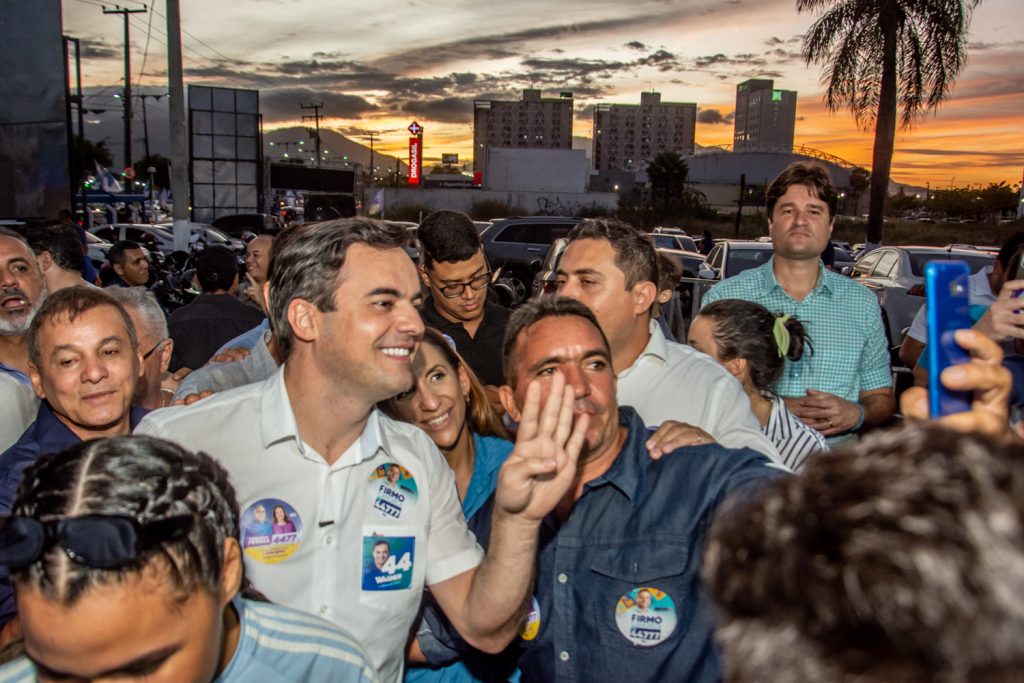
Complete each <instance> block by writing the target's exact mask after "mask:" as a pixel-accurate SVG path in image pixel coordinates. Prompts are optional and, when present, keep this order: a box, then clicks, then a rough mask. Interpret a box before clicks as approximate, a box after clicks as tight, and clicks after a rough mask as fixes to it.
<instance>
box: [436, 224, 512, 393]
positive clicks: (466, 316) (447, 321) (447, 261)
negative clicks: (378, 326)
mask: <svg viewBox="0 0 1024 683" xmlns="http://www.w3.org/2000/svg"><path fill="white" fill-rule="evenodd" d="M417 236H418V237H419V240H420V243H421V244H422V247H423V248H422V253H423V264H422V265H421V266H420V278H421V279H422V280H423V284H424V285H425V286H426V287H427V288H429V289H430V294H429V295H428V296H427V297H425V299H424V301H423V305H422V306H421V307H420V314H421V315H422V316H423V322H425V323H426V324H427V325H430V326H431V327H434V328H436V329H438V330H440V331H441V332H443V333H444V334H447V335H448V336H449V337H451V338H452V339H453V340H455V348H456V349H458V351H459V354H461V355H462V357H463V358H464V359H465V361H466V362H467V363H468V364H469V367H471V368H473V372H475V373H476V375H477V377H479V378H480V380H481V381H482V382H483V383H484V385H485V386H486V388H487V394H488V398H490V399H491V402H492V403H495V404H496V405H500V402H499V399H498V387H500V386H501V385H502V384H504V383H505V375H504V372H503V371H502V367H501V344H502V341H503V340H504V338H505V327H506V326H507V325H508V317H509V311H508V309H505V308H503V307H501V306H498V305H497V304H494V303H491V302H490V301H488V300H487V293H488V291H489V288H490V284H491V277H492V275H493V273H492V272H491V269H490V266H489V265H488V264H487V259H486V258H484V249H483V243H482V242H481V241H480V235H479V234H478V233H477V231H476V226H475V225H473V221H472V220H470V218H469V216H467V215H466V214H464V213H459V212H457V211H435V212H434V213H432V214H430V215H429V216H427V217H426V218H424V219H423V222H422V223H421V224H420V227H419V230H418V231H417Z"/></svg>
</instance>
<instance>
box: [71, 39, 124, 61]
mask: <svg viewBox="0 0 1024 683" xmlns="http://www.w3.org/2000/svg"><path fill="white" fill-rule="evenodd" d="M79 45H81V56H82V59H122V58H123V57H124V50H123V49H120V48H117V47H112V46H110V45H107V43H106V41H104V40H103V39H102V38H100V39H99V40H94V39H92V38H81V39H80V41H79Z"/></svg>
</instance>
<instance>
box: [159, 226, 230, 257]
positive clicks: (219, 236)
mask: <svg viewBox="0 0 1024 683" xmlns="http://www.w3.org/2000/svg"><path fill="white" fill-rule="evenodd" d="M157 225H159V226H160V227H162V228H166V230H167V231H168V232H169V233H171V234H172V235H173V234H174V224H173V223H157ZM188 225H189V229H190V230H191V231H192V239H190V241H192V240H195V239H198V240H201V241H202V242H204V243H205V244H206V245H208V246H212V245H214V244H219V245H221V246H224V247H227V248H229V249H231V250H232V251H236V252H243V253H244V252H245V242H243V241H242V240H240V239H239V238H237V237H230V236H228V235H227V234H225V233H224V232H223V231H222V230H218V229H217V228H215V227H213V226H212V225H207V224H206V223H189V224H188Z"/></svg>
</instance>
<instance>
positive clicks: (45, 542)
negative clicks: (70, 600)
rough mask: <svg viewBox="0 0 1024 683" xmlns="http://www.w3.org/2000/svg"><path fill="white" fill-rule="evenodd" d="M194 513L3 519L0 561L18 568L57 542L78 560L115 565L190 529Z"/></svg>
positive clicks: (97, 565) (0, 522) (107, 566)
mask: <svg viewBox="0 0 1024 683" xmlns="http://www.w3.org/2000/svg"><path fill="white" fill-rule="evenodd" d="M193 523H194V519H193V517H192V515H177V516H174V517H167V518H165V519H158V520H154V521H152V522H146V523H145V524H142V523H140V522H139V520H137V519H135V518H134V517H129V516H127V515H82V516H81V517H69V518H67V519H61V520H58V521H53V522H41V521H39V520H38V519H35V518H33V517H8V518H6V519H3V520H0V566H6V567H8V568H9V569H20V568H21V567H26V566H28V565H30V564H32V563H33V562H36V561H38V560H39V558H41V557H42V556H43V554H44V553H45V552H46V551H47V549H48V548H49V547H51V546H53V545H59V546H60V547H61V548H62V549H63V550H64V552H65V553H67V556H68V557H69V558H70V559H71V560H72V561H74V562H77V563H78V564H81V565H85V566H86V567H92V568H94V569H114V568H116V567H121V566H124V565H126V564H129V563H131V562H134V561H135V560H137V559H138V558H139V556H140V555H142V553H144V552H145V551H147V550H149V549H150V548H153V547H155V546H156V545H158V544H160V543H165V542H167V541H174V540H177V539H179V538H182V537H183V536H185V535H186V534H187V533H188V532H189V531H191V530H192V525H193Z"/></svg>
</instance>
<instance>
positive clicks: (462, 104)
mask: <svg viewBox="0 0 1024 683" xmlns="http://www.w3.org/2000/svg"><path fill="white" fill-rule="evenodd" d="M399 108H400V110H401V111H403V112H406V113H409V114H413V115H416V116H422V117H426V118H429V119H430V120H431V121H442V122H444V123H469V122H471V121H472V120H473V102H472V101H471V100H468V99H466V98H465V97H441V98H436V99H428V100H406V101H405V102H402V103H401V104H400V106H399Z"/></svg>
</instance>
